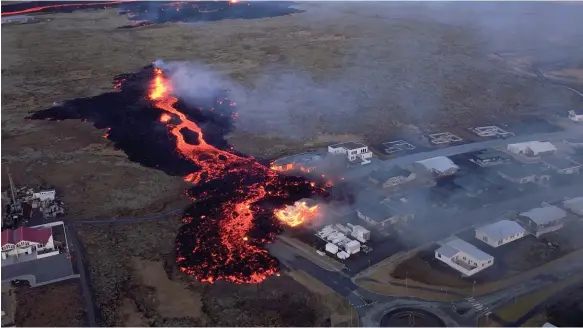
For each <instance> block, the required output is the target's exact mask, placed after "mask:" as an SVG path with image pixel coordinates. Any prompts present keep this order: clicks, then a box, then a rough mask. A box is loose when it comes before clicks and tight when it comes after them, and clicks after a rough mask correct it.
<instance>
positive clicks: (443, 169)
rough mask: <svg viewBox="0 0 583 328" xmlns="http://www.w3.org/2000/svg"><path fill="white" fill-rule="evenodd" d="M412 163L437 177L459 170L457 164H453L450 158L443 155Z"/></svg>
mask: <svg viewBox="0 0 583 328" xmlns="http://www.w3.org/2000/svg"><path fill="white" fill-rule="evenodd" d="M413 165H415V166H417V167H421V168H422V169H423V170H425V171H427V172H429V173H431V174H432V175H433V176H438V177H443V176H448V175H453V174H455V173H456V172H457V171H458V170H459V166H457V165H455V164H454V162H452V161H451V159H449V158H447V157H445V156H438V157H432V158H428V159H425V160H422V161H417V162H415V163H414V164H413Z"/></svg>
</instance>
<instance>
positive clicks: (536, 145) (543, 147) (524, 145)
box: [508, 141, 557, 153]
mask: <svg viewBox="0 0 583 328" xmlns="http://www.w3.org/2000/svg"><path fill="white" fill-rule="evenodd" d="M508 149H509V150H511V151H515V152H518V151H519V150H520V151H524V150H526V149H530V150H532V151H533V152H535V153H544V152H550V151H556V150H557V147H555V146H554V145H553V144H552V143H550V142H548V141H528V142H520V143H514V144H509V145H508Z"/></svg>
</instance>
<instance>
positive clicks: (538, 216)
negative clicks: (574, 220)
mask: <svg viewBox="0 0 583 328" xmlns="http://www.w3.org/2000/svg"><path fill="white" fill-rule="evenodd" d="M520 216H524V217H527V218H529V219H531V220H532V221H533V222H534V223H536V224H538V225H543V224H547V223H550V222H553V221H557V220H560V219H563V218H565V217H566V216H567V212H565V210H563V209H561V208H558V207H556V206H545V207H539V208H533V209H532V210H530V211H527V212H524V213H520Z"/></svg>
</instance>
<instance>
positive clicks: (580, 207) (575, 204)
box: [563, 197, 583, 215]
mask: <svg viewBox="0 0 583 328" xmlns="http://www.w3.org/2000/svg"><path fill="white" fill-rule="evenodd" d="M563 207H564V208H566V209H568V210H571V211H572V212H574V213H577V214H580V215H583V197H575V198H571V199H568V200H566V201H564V202H563Z"/></svg>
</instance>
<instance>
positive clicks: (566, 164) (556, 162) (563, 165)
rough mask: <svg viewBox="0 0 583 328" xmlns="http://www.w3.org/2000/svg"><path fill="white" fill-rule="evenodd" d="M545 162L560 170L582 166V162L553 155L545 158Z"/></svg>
mask: <svg viewBox="0 0 583 328" xmlns="http://www.w3.org/2000/svg"><path fill="white" fill-rule="evenodd" d="M544 162H545V163H547V164H548V165H550V166H551V167H553V168H556V169H558V170H563V169H570V168H573V167H580V166H581V164H579V163H577V162H575V161H572V160H570V159H567V158H563V157H557V156H552V157H548V158H545V159H544Z"/></svg>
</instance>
